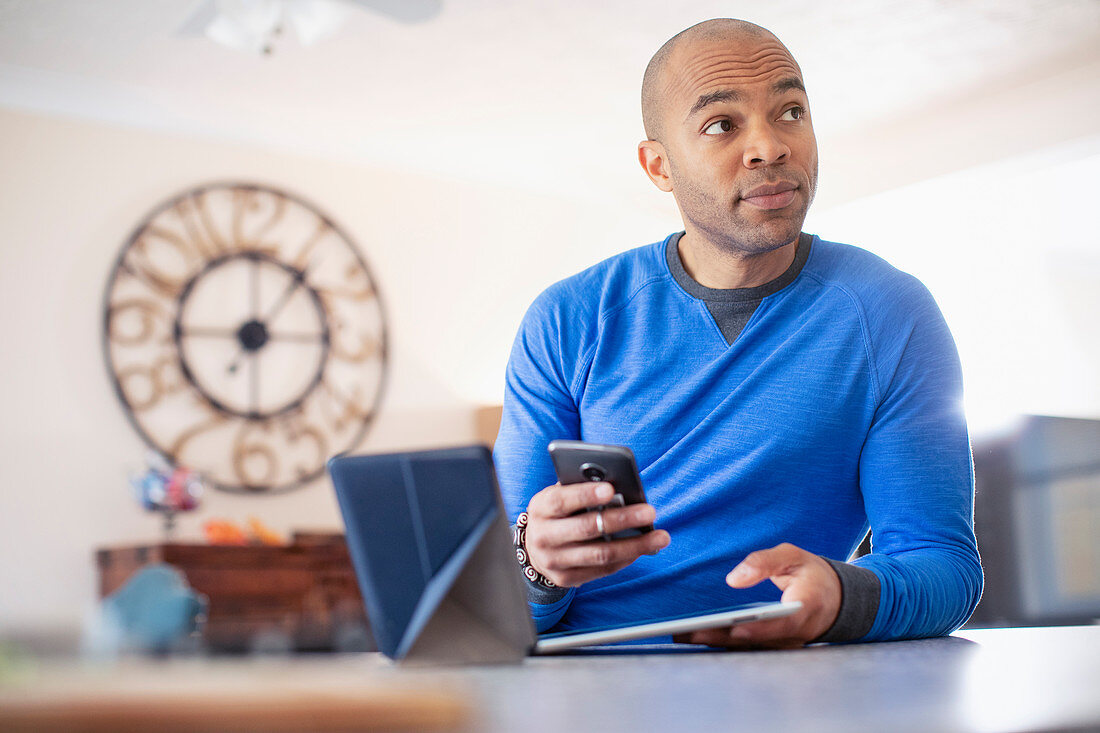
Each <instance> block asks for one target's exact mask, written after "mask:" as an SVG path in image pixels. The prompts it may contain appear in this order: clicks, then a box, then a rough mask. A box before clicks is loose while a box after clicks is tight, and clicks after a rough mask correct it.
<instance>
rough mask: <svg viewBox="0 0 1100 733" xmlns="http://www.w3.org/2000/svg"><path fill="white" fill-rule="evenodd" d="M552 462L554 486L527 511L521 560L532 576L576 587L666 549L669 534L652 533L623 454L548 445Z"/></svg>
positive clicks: (649, 512)
mask: <svg viewBox="0 0 1100 733" xmlns="http://www.w3.org/2000/svg"><path fill="white" fill-rule="evenodd" d="M550 455H551V457H552V459H553V461H554V467H555V470H556V472H557V474H558V478H559V479H560V483H557V484H555V485H553V486H549V487H547V488H545V489H543V490H542V491H540V492H539V493H538V494H536V495H535V496H534V497H532V499H531V502H530V504H529V505H528V507H527V514H528V525H527V555H528V557H529V559H530V562H531V564H532V565H533V566H534V568H535V569H536V570H538V571H539V572H540V573H542V574H543V575H544V576H546V577H547V578H549V579H550V580H551V581H552V582H554V583H556V584H557V585H561V586H577V585H581V584H582V583H586V582H588V581H590V580H595V579H596V578H601V577H604V576H605V575H610V574H612V573H614V572H617V571H618V570H621V569H622V568H624V567H626V566H627V565H629V564H630V563H632V562H634V561H635V560H636V559H638V558H639V557H640V556H642V555H647V554H648V555H652V554H655V553H657V552H658V551H659V550H661V549H663V548H664V547H667V546H668V544H669V541H670V537H669V534H668V532H665V531H663V530H656V531H655V530H653V521H654V520H655V518H656V512H655V510H654V509H653V507H652V506H650V505H649V504H647V503H646V501H645V494H644V492H643V491H642V485H641V480H640V479H639V477H638V471H637V468H636V467H635V464H634V456H633V454H631V453H630V450H629V449H627V448H622V447H620V446H605V445H596V444H590V443H582V442H579V441H554V442H553V443H551V444H550ZM593 479H595V480H593ZM604 479H606V480H604Z"/></svg>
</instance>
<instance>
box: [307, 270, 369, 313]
mask: <svg viewBox="0 0 1100 733" xmlns="http://www.w3.org/2000/svg"><path fill="white" fill-rule="evenodd" d="M316 288H317V292H318V294H320V296H321V299H322V300H324V301H325V305H326V306H327V307H331V301H332V300H333V299H335V298H349V299H351V300H356V301H362V300H370V299H371V298H374V297H376V295H377V293H376V292H375V290H374V283H372V282H371V281H370V277H369V276H368V275H367V273H366V271H365V270H364V269H363V268H362V267H360V266H359V263H357V262H349V263H348V266H347V267H346V268H345V269H344V282H343V283H341V284H340V285H338V286H335V287H333V286H316Z"/></svg>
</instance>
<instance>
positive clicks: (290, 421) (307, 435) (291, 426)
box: [280, 412, 328, 479]
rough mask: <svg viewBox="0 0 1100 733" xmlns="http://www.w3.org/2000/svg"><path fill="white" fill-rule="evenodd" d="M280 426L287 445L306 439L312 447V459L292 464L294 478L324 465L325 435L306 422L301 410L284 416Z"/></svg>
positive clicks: (326, 454) (326, 449)
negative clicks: (303, 462)
mask: <svg viewBox="0 0 1100 733" xmlns="http://www.w3.org/2000/svg"><path fill="white" fill-rule="evenodd" d="M280 426H281V427H282V429H283V434H284V435H285V436H286V442H287V444H288V445H290V446H294V445H297V444H299V443H301V442H303V441H308V442H310V443H312V444H313V447H314V452H313V460H311V461H307V462H306V463H305V464H302V463H295V464H294V474H295V477H296V478H298V479H302V478H305V477H306V476H308V475H310V474H311V473H313V472H314V471H315V470H316V468H317V466H322V465H324V463H325V460H326V459H327V458H328V443H327V442H326V441H325V435H324V433H323V432H322V431H321V429H320V428H318V427H317V426H316V425H311V424H309V423H307V422H306V419H305V416H304V415H303V414H302V413H301V412H297V413H294V414H293V415H288V416H286V417H284V418H283V419H282V420H280Z"/></svg>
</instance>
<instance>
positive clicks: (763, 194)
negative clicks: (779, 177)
mask: <svg viewBox="0 0 1100 733" xmlns="http://www.w3.org/2000/svg"><path fill="white" fill-rule="evenodd" d="M797 190H798V185H797V184H794V183H788V182H786V181H780V182H779V183H768V184H765V185H763V186H757V187H756V188H754V189H751V190H749V191H748V192H746V193H745V194H743V195H742V196H741V200H742V201H744V202H745V203H747V204H750V205H752V206H755V207H756V208H758V209H782V208H783V207H784V206H788V205H789V204H790V203H791V202H792V201H794V192H795V191H797Z"/></svg>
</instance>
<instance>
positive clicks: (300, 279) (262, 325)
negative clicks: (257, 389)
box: [226, 260, 317, 374]
mask: <svg viewBox="0 0 1100 733" xmlns="http://www.w3.org/2000/svg"><path fill="white" fill-rule="evenodd" d="M316 265H317V260H313V261H312V262H310V263H309V264H308V265H306V268H305V269H304V270H302V271H301V272H295V273H294V275H293V276H292V278H291V280H290V283H288V284H287V286H286V287H285V288H284V289H283V292H282V293H280V295H279V298H278V300H276V301H275V304H274V305H273V306H271V308H270V309H269V310H268V312H267V315H265V316H264V317H263V318H260V317H259V315H258V310H259V308H258V306H256V305H254V306H253V308H254V310H253V316H254V318H253V319H252V320H251V321H249V322H248V323H247V324H245V326H243V327H242V331H243V330H244V329H246V328H258V329H259V330H260V331H262V333H263V336H262V337H260V338H261V340H260V342H259V343H256V344H253V345H251V346H248V345H246V343H245V342H244V341H243V337H241V338H242V342H241V346H240V348H239V349H237V353H236V355H234V357H233V361H231V362H229V366H228V367H227V368H226V371H227V372H228V373H229V374H236V373H237V370H238V369H240V367H241V359H243V358H244V356H245V353H246V352H250V351H258V350H259V349H261V348H263V346H264V344H266V343H267V340H268V338H269V336H268V331H267V323H268V322H270V321H271V320H272V319H273V318H275V316H277V315H279V313H280V311H282V309H283V308H284V307H286V304H287V303H288V302H290V297H291V296H292V295H294V291H295V290H297V289H298V288H299V287H300V286H302V285H303V284H304V283H305V281H306V276H307V275H309V273H310V272H311V271H312V270H313V269H314V267H315V266H316ZM257 291H258V288H257V289H254V290H253V296H254V297H253V302H254V303H255V300H256V298H255V294H256V292H257Z"/></svg>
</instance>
